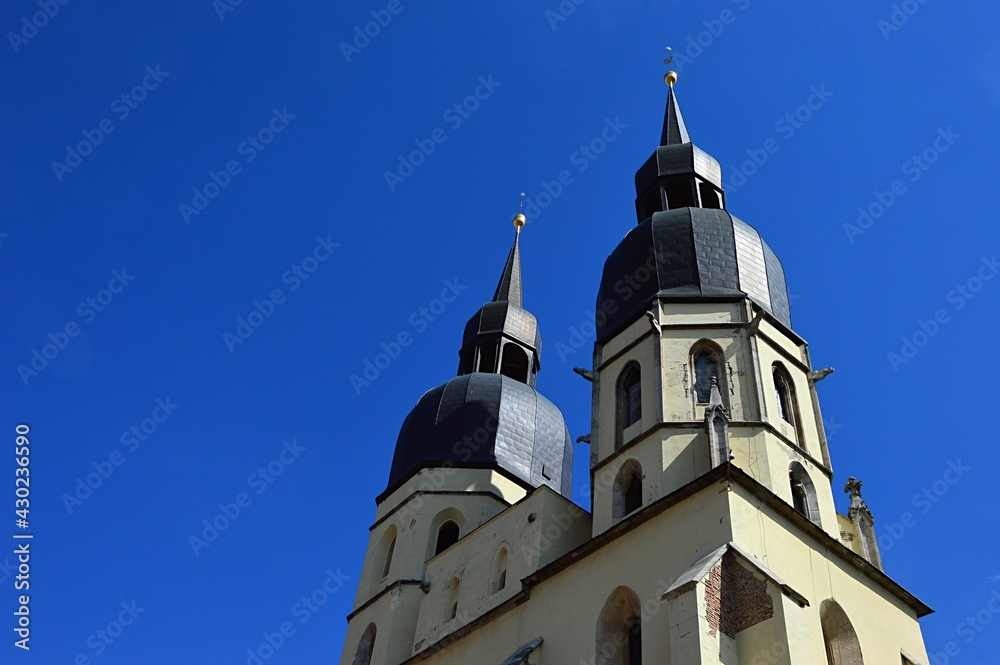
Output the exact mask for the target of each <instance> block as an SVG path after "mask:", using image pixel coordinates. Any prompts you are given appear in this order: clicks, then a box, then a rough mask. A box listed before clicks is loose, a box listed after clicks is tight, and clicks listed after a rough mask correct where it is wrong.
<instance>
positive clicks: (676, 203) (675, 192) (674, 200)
mask: <svg viewBox="0 0 1000 665" xmlns="http://www.w3.org/2000/svg"><path fill="white" fill-rule="evenodd" d="M666 190H667V208H668V209H670V210H674V209H676V208H690V207H693V206H694V187H693V184H692V182H691V181H690V180H686V179H681V180H672V181H670V182H668V183H667V187H666Z"/></svg>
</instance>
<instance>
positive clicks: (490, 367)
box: [478, 340, 497, 374]
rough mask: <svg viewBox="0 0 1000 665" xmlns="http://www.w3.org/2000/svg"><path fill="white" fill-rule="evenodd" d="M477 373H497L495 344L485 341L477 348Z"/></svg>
mask: <svg viewBox="0 0 1000 665" xmlns="http://www.w3.org/2000/svg"><path fill="white" fill-rule="evenodd" d="M478 371H480V372H486V373H487V374H492V373H493V372H496V371H497V343H496V342H495V341H493V342H491V341H488V340H487V341H485V342H483V343H482V345H481V346H480V347H479V367H478Z"/></svg>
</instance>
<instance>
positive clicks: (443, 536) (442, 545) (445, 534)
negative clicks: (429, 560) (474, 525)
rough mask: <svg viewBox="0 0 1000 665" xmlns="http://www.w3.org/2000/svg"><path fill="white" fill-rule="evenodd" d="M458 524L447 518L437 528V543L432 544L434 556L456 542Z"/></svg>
mask: <svg viewBox="0 0 1000 665" xmlns="http://www.w3.org/2000/svg"><path fill="white" fill-rule="evenodd" d="M458 534H459V530H458V525H457V524H455V523H454V522H452V521H451V520H448V521H447V522H445V523H444V524H442V525H441V528H440V529H438V535H437V543H436V544H435V546H434V556H437V555H438V554H441V552H444V551H445V550H446V549H448V548H449V547H451V546H452V545H454V544H455V543H457V542H458Z"/></svg>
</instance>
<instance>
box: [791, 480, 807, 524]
mask: <svg viewBox="0 0 1000 665" xmlns="http://www.w3.org/2000/svg"><path fill="white" fill-rule="evenodd" d="M788 476H789V482H790V483H791V484H792V507H794V508H795V510H797V511H799V512H800V513H802V514H803V515H808V514H809V499H808V495H807V494H806V488H805V487H804V486H803V485H802V481H801V480H799V479H798V478H797V477H796V476H795V473H794V472H793V473H789V474H788Z"/></svg>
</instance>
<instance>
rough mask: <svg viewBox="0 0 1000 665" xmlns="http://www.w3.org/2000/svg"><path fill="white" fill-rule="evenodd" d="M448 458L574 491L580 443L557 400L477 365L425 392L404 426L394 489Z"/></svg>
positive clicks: (392, 476)
mask: <svg viewBox="0 0 1000 665" xmlns="http://www.w3.org/2000/svg"><path fill="white" fill-rule="evenodd" d="M443 464H448V465H449V466H461V467H466V468H475V467H487V468H488V467H499V468H500V469H503V470H505V471H507V472H509V473H511V474H513V475H514V476H516V477H517V478H520V479H521V480H523V481H524V482H525V483H528V484H530V485H531V486H533V487H540V486H541V485H548V486H549V487H551V488H552V489H553V490H555V491H557V492H559V493H560V494H562V495H563V496H566V497H569V496H570V492H571V489H572V488H571V472H572V468H573V443H572V439H571V438H570V435H569V430H567V428H566V422H565V420H564V419H563V415H562V412H560V411H559V409H558V408H557V407H556V406H555V405H554V404H552V402H550V401H549V400H547V399H545V398H544V397H542V396H541V395H539V394H538V393H537V392H536V391H535V390H534V389H533V388H530V387H529V386H527V385H525V384H523V383H521V382H520V381H515V380H514V379H511V378H509V377H506V376H503V375H500V374H484V373H479V372H477V373H474V374H466V375H463V376H459V377H456V378H454V379H452V380H451V381H448V382H447V383H445V384H444V385H442V386H438V387H437V388H434V389H433V390H429V391H427V392H426V393H424V395H423V397H421V398H420V401H418V402H417V405H416V406H415V407H414V408H413V410H412V411H411V412H410V414H409V415H408V416H407V417H406V420H405V421H404V422H403V427H402V428H401V429H400V432H399V438H398V439H397V441H396V452H395V455H394V456H393V459H392V468H391V470H390V472H389V485H388V489H387V490H386V492H390V491H392V490H393V489H395V488H396V487H398V486H399V485H400V484H402V483H403V482H405V480H406V479H407V478H409V477H410V476H412V475H413V474H414V473H416V472H417V471H418V470H419V469H421V468H424V467H428V466H441V465H443Z"/></svg>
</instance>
